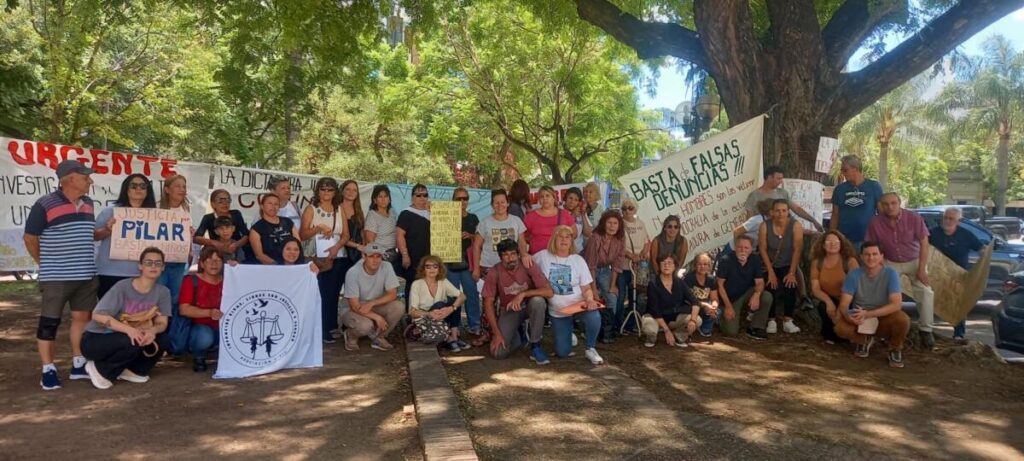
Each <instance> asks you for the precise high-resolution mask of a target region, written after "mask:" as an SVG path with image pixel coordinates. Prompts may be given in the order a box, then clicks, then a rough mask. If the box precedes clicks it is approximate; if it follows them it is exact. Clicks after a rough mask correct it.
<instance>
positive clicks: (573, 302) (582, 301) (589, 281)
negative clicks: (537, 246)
mask: <svg viewBox="0 0 1024 461" xmlns="http://www.w3.org/2000/svg"><path fill="white" fill-rule="evenodd" d="M552 200H553V199H552ZM552 232H553V235H552V236H551V238H550V241H549V242H548V248H547V249H546V250H541V251H539V252H538V253H537V255H536V263H537V265H538V266H539V267H540V270H541V273H543V274H545V275H546V276H547V278H548V282H549V283H550V284H551V289H552V290H553V292H554V295H553V296H551V299H549V300H548V313H549V314H550V315H551V329H552V331H554V334H555V355H557V356H558V357H560V358H563V359H564V358H566V357H568V356H569V353H570V352H572V338H573V336H574V335H573V333H572V329H573V320H574V319H578V320H580V321H581V322H582V323H583V325H584V330H585V331H586V347H587V348H586V351H585V355H586V356H587V360H590V363H592V364H594V365H600V364H602V363H604V359H603V358H601V356H600V355H599V354H598V353H597V349H596V347H597V335H598V334H600V331H601V314H599V313H598V312H597V310H598V309H599V308H600V303H598V302H597V299H596V294H595V293H594V279H593V277H591V275H590V268H589V267H587V262H586V261H585V260H584V259H583V257H582V256H580V255H579V254H578V253H577V250H576V248H575V246H574V240H576V235H575V234H576V232H575V230H574V229H573V228H571V227H569V226H568V225H565V224H561V225H559V226H557V227H555V229H554V230H553V231H552ZM520 251H521V247H520ZM527 269H529V267H527ZM571 307H578V308H580V310H579V311H577V312H575V313H568V314H567V313H563V312H562V310H563V309H566V308H571Z"/></svg>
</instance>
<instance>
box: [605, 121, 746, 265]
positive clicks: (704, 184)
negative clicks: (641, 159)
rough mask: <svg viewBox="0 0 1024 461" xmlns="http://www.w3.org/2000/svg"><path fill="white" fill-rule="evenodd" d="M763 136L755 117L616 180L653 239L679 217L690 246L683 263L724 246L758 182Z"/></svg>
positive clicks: (741, 221) (742, 214)
mask: <svg viewBox="0 0 1024 461" xmlns="http://www.w3.org/2000/svg"><path fill="white" fill-rule="evenodd" d="M763 132H764V116H758V117H755V118H753V119H751V120H748V121H746V122H743V123H741V124H739V125H736V126H735V127H733V128H731V129H729V130H727V131H725V132H722V133H719V134H717V135H714V136H712V137H710V138H708V139H707V140H706V141H704V142H701V143H699V144H695V145H693V146H691V147H689V148H687V149H685V150H683V151H681V152H679V153H676V154H673V155H670V156H668V157H665V158H664V159H662V160H660V161H658V162H657V163H654V164H651V165H648V166H646V167H644V168H641V169H639V170H636V171H634V172H632V173H630V174H627V175H625V176H622V177H621V178H619V181H620V182H621V183H622V185H623V187H624V188H625V191H626V193H628V194H629V195H630V196H631V197H633V199H635V200H636V201H637V204H638V205H639V211H638V213H637V214H638V217H639V218H640V219H641V220H642V221H643V222H644V223H646V225H647V229H648V232H650V234H651V235H652V236H654V235H656V234H657V233H658V232H659V231H660V230H661V227H662V223H663V222H664V220H665V218H667V217H668V216H670V215H676V216H678V217H679V219H680V222H681V223H682V234H683V235H684V236H685V237H686V238H687V240H688V241H689V245H690V251H689V253H688V254H687V260H689V259H692V258H693V257H694V256H695V255H697V254H698V253H700V252H702V251H708V250H712V249H715V248H718V247H720V246H722V245H724V244H726V243H728V242H729V241H730V240H731V239H732V230H733V229H734V228H735V227H736V226H737V225H739V224H742V223H743V221H745V220H746V211H744V207H743V203H744V201H745V200H746V198H747V195H748V194H749V193H750V191H752V190H754V188H756V187H758V184H759V181H760V179H761V172H762V169H763V165H762V163H761V151H762V146H763ZM684 262H685V261H684Z"/></svg>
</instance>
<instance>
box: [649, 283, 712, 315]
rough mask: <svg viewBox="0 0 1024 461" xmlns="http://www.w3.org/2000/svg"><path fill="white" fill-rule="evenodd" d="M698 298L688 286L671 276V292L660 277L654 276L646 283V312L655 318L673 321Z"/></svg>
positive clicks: (695, 302) (696, 301)
mask: <svg viewBox="0 0 1024 461" xmlns="http://www.w3.org/2000/svg"><path fill="white" fill-rule="evenodd" d="M699 302H700V300H698V299H697V298H695V297H694V296H693V292H692V291H691V290H690V286H689V285H687V284H686V282H684V281H682V280H680V279H679V278H677V277H672V292H671V293H669V291H668V290H666V289H665V284H663V283H661V277H660V276H658V277H654V278H652V279H651V282H650V283H649V284H648V285H647V313H648V314H651V317H654V318H656V319H660V318H664V319H665V320H667V321H670V322H671V321H675V319H676V317H678V316H679V314H683V313H686V312H688V311H689V310H690V309H691V308H692V306H694V305H695V304H697V303H699Z"/></svg>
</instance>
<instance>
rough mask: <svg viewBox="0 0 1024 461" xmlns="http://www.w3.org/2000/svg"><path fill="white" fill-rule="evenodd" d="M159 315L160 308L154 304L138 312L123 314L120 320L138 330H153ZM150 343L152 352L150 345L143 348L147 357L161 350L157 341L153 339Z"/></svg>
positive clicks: (143, 352) (143, 353)
mask: <svg viewBox="0 0 1024 461" xmlns="http://www.w3.org/2000/svg"><path fill="white" fill-rule="evenodd" d="M159 316H160V308H159V307H157V306H153V307H150V308H149V309H147V310H145V311H142V312H136V313H134V314H121V318H120V319H118V320H120V321H121V323H124V324H127V325H128V326H130V327H132V328H135V329H137V330H151V329H153V326H154V320H155V319H156V318H157V317H159ZM149 345H150V346H153V350H152V352H150V350H149V347H148V346H147V347H144V348H142V355H145V356H146V357H153V356H154V355H156V354H158V353H159V352H160V346H159V345H158V344H157V343H156V341H153V342H152V343H150V344H149Z"/></svg>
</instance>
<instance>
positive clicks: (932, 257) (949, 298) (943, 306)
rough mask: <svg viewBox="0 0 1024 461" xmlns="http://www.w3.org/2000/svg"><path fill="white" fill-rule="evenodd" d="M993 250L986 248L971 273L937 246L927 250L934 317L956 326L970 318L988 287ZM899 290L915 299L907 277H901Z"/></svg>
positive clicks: (990, 246)
mask: <svg viewBox="0 0 1024 461" xmlns="http://www.w3.org/2000/svg"><path fill="white" fill-rule="evenodd" d="M993 248H994V246H993V245H991V244H990V245H987V246H985V248H983V249H982V250H981V258H979V259H978V262H976V263H974V266H971V270H969V271H968V270H964V268H962V267H960V266H958V265H957V264H956V263H955V262H953V260H952V259H949V258H947V257H946V255H944V254H942V252H941V251H939V250H937V249H936V248H935V247H934V246H933V247H929V248H928V280H929V282H931V287H932V290H933V291H934V292H935V298H934V299H935V315H937V316H938V317H939V318H941V319H942V320H945V321H947V322H949V323H951V324H953V325H956V324H958V323H960V321H961V320H963V319H966V318H967V314H969V313H970V312H971V309H974V305H975V304H978V299H980V298H981V294H982V293H984V292H985V287H986V286H987V285H988V273H989V269H991V267H992V266H991V263H992V250H993ZM900 288H901V289H902V291H903V294H905V295H907V296H909V297H911V298H912V297H914V287H913V286H912V284H911V280H909V279H908V278H907V277H906V276H903V277H901V280H900Z"/></svg>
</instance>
